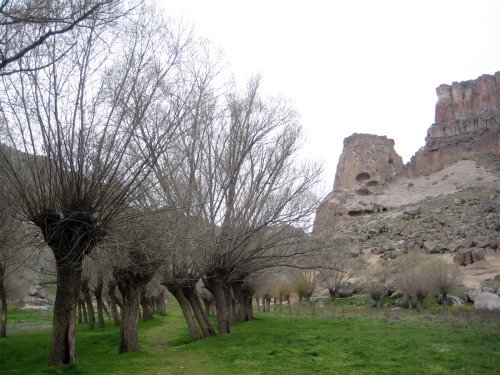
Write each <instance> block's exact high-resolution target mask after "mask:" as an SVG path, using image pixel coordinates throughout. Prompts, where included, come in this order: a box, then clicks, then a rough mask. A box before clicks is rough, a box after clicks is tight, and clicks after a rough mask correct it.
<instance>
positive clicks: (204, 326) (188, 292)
mask: <svg viewBox="0 0 500 375" xmlns="http://www.w3.org/2000/svg"><path fill="white" fill-rule="evenodd" d="M182 291H183V293H184V295H185V296H186V298H187V299H188V301H189V304H190V305H191V308H192V309H193V312H194V316H195V317H196V320H197V321H198V324H199V325H200V327H201V331H202V332H203V335H204V336H205V337H210V336H215V331H214V329H213V328H212V325H211V324H210V321H209V320H208V318H207V316H206V314H205V313H204V312H203V309H202V308H201V302H200V298H199V296H198V293H197V292H196V286H194V285H193V286H192V287H186V288H182Z"/></svg>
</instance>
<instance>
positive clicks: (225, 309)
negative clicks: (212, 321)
mask: <svg viewBox="0 0 500 375" xmlns="http://www.w3.org/2000/svg"><path fill="white" fill-rule="evenodd" d="M208 280H209V281H208ZM205 285H206V286H207V289H208V290H210V292H212V294H213V295H214V301H215V310H216V311H217V327H218V329H219V332H220V333H223V334H224V333H229V323H230V311H229V303H228V301H227V299H226V292H225V290H224V289H225V288H224V283H223V282H222V280H220V279H219V278H217V277H210V279H208V278H207V282H205Z"/></svg>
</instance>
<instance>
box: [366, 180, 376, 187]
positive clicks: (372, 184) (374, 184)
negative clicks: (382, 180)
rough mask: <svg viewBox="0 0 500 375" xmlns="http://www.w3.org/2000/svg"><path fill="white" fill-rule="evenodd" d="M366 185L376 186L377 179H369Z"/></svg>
mask: <svg viewBox="0 0 500 375" xmlns="http://www.w3.org/2000/svg"><path fill="white" fill-rule="evenodd" d="M366 186H368V187H372V186H378V181H376V180H371V181H368V182H367V183H366Z"/></svg>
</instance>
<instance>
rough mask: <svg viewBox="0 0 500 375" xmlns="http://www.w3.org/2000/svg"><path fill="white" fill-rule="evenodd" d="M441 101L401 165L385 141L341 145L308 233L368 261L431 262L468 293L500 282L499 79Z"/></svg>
mask: <svg viewBox="0 0 500 375" xmlns="http://www.w3.org/2000/svg"><path fill="white" fill-rule="evenodd" d="M437 93H438V103H437V105H436V122H435V123H434V124H433V125H432V126H431V127H430V128H429V131H428V134H427V138H426V145H425V146H424V147H423V148H422V149H420V150H419V151H418V152H417V153H416V154H415V156H414V157H413V158H412V160H411V162H410V163H408V164H407V165H403V163H402V161H401V157H399V155H397V153H396V152H395V150H394V141H392V140H391V139H388V138H386V137H380V136H375V135H369V134H353V135H351V136H350V137H348V138H346V139H345V140H344V150H343V153H342V155H341V157H340V160H339V164H338V167H337V174H336V177H335V184H334V187H333V190H332V192H331V193H329V194H328V195H327V196H326V197H325V199H324V200H323V202H322V203H321V205H320V207H319V208H318V210H317V213H316V219H315V225H314V234H315V235H328V236H331V237H334V238H342V239H344V240H347V241H348V242H349V243H351V244H352V246H351V251H352V252H353V254H354V255H357V256H361V257H364V258H366V260H367V261H369V262H370V263H373V262H374V261H376V260H377V259H380V258H382V259H386V260H390V259H393V258H395V257H397V256H400V255H402V254H404V253H407V252H408V251H409V250H412V249H414V250H418V251H422V252H426V253H430V254H436V256H441V257H443V258H445V259H446V260H448V261H449V262H453V261H454V262H455V263H457V264H460V265H461V266H463V267H464V275H465V279H464V283H465V284H467V285H469V286H474V285H478V284H481V283H482V282H484V281H485V280H487V279H491V278H494V277H495V276H496V275H497V274H500V250H499V248H500V240H499V236H498V234H499V230H500V215H499V212H500V211H499V208H500V205H499V204H500V196H499V192H500V180H499V176H500V157H499V155H500V139H499V128H500V72H497V73H496V74H495V75H484V76H482V77H479V78H478V79H476V80H473V81H466V82H460V83H458V82H454V83H453V84H452V85H451V86H449V85H441V86H439V87H438V89H437Z"/></svg>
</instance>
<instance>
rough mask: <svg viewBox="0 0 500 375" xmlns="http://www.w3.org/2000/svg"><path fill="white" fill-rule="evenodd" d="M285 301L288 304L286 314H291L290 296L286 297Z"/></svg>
mask: <svg viewBox="0 0 500 375" xmlns="http://www.w3.org/2000/svg"><path fill="white" fill-rule="evenodd" d="M286 303H287V305H288V315H292V305H291V303H290V296H287V297H286Z"/></svg>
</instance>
